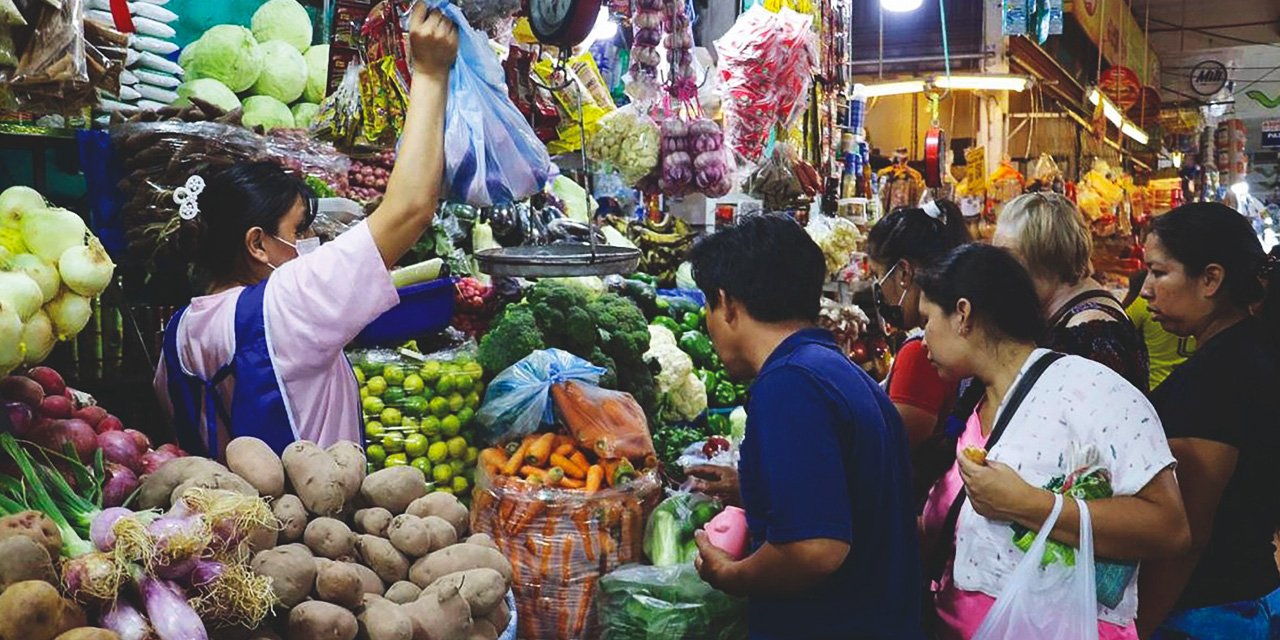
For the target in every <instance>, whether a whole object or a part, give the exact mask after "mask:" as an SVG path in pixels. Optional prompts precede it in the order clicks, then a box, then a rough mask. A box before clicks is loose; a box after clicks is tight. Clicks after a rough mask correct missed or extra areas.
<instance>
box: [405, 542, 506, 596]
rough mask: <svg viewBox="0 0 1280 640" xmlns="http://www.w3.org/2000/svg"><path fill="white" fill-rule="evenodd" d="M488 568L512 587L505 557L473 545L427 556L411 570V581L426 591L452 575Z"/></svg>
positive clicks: (458, 546) (460, 545)
mask: <svg viewBox="0 0 1280 640" xmlns="http://www.w3.org/2000/svg"><path fill="white" fill-rule="evenodd" d="M486 567H487V568H489V569H493V570H494V571H497V572H498V573H499V574H501V575H502V579H503V581H504V582H506V583H507V584H508V585H510V584H511V562H510V561H509V560H507V558H506V556H504V555H502V554H501V553H500V552H498V551H496V550H494V549H489V548H487V547H482V546H479V545H474V544H455V545H453V546H452V547H446V548H444V549H441V550H439V551H434V552H432V553H430V554H428V555H427V556H426V557H424V558H422V559H421V560H418V561H417V562H415V563H413V567H412V568H410V569H409V580H411V581H412V582H413V583H414V584H416V585H418V586H419V587H422V588H424V589H425V588H427V587H429V586H431V583H433V582H435V581H436V580H439V579H440V578H443V577H445V576H447V575H449V574H451V573H456V572H458V571H466V570H468V569H481V568H486Z"/></svg>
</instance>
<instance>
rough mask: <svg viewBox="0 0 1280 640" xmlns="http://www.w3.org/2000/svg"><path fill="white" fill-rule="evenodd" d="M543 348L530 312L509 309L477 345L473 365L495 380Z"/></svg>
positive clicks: (517, 307)
mask: <svg viewBox="0 0 1280 640" xmlns="http://www.w3.org/2000/svg"><path fill="white" fill-rule="evenodd" d="M545 348H546V344H544V343H543V340H542V334H541V333H539V331H538V323H537V321H536V320H535V318H534V313H533V311H532V310H531V309H530V308H529V307H528V306H526V305H523V304H517V305H511V306H509V307H507V310H506V312H505V313H503V314H502V317H501V318H499V319H498V321H497V322H495V323H494V324H493V328H492V329H490V330H489V333H487V334H485V336H484V339H482V340H481V341H480V350H479V353H477V354H476V361H477V362H479V363H480V366H481V367H483V368H484V370H485V372H486V373H488V374H489V375H492V376H496V375H498V374H499V373H502V372H503V371H506V370H507V368H508V367H510V366H511V365H513V364H515V363H517V362H519V361H520V360H522V359H524V357H525V356H528V355H529V354H531V353H533V352H534V351H537V350H539V349H545Z"/></svg>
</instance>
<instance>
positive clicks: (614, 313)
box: [588, 293, 649, 361]
mask: <svg viewBox="0 0 1280 640" xmlns="http://www.w3.org/2000/svg"><path fill="white" fill-rule="evenodd" d="M588 307H589V309H590V310H591V313H593V314H595V318H596V325H597V326H598V327H599V328H600V337H601V338H602V340H601V347H602V348H603V349H604V351H605V353H607V354H609V355H610V356H613V359H614V360H627V361H633V360H636V359H639V358H640V357H642V356H643V355H644V353H645V352H646V351H648V350H649V323H648V322H646V321H645V319H644V314H642V313H640V308H639V307H637V306H636V304H635V303H634V302H632V301H631V300H630V299H628V298H624V297H622V296H620V295H618V294H616V293H606V294H605V295H602V296H600V297H599V298H596V299H595V300H592V301H591V303H590V304H589V305H588Z"/></svg>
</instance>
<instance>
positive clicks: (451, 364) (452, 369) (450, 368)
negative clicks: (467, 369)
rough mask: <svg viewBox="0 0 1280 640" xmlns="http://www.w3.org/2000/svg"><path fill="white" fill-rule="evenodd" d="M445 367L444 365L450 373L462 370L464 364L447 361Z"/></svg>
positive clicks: (445, 370) (445, 369)
mask: <svg viewBox="0 0 1280 640" xmlns="http://www.w3.org/2000/svg"><path fill="white" fill-rule="evenodd" d="M443 367H444V372H445V373H447V374H450V375H452V374H455V373H458V372H460V371H462V365H460V364H458V363H457V362H446V363H444V365H443Z"/></svg>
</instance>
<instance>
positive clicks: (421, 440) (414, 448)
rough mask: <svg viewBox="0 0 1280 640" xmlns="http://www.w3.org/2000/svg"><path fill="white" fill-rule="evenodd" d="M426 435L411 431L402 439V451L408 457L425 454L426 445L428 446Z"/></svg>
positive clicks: (419, 456) (418, 456)
mask: <svg viewBox="0 0 1280 640" xmlns="http://www.w3.org/2000/svg"><path fill="white" fill-rule="evenodd" d="M430 444H431V443H430V442H428V441H427V437H426V436H424V435H422V434H421V433H411V434H409V435H408V436H406V437H405V439H404V452H405V453H407V454H408V455H409V457H410V458H421V457H422V456H424V455H427V447H428V446H430Z"/></svg>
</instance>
